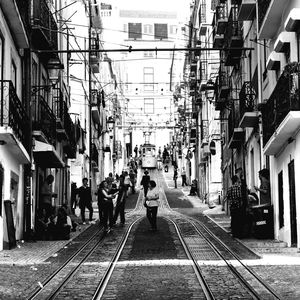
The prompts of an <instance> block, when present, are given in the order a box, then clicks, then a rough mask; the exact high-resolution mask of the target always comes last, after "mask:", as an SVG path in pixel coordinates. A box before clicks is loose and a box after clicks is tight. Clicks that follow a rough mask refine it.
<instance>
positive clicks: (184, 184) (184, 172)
mask: <svg viewBox="0 0 300 300" xmlns="http://www.w3.org/2000/svg"><path fill="white" fill-rule="evenodd" d="M181 179H182V182H181V185H182V186H187V183H186V171H185V167H183V168H182V170H181Z"/></svg>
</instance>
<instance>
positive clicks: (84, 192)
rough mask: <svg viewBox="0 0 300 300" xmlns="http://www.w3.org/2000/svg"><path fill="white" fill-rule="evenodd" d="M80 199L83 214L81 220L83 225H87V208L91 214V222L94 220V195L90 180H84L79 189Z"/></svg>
mask: <svg viewBox="0 0 300 300" xmlns="http://www.w3.org/2000/svg"><path fill="white" fill-rule="evenodd" d="M78 197H79V208H80V212H81V220H82V224H86V222H85V208H87V209H88V210H89V212H90V214H89V220H90V221H92V220H93V206H92V202H93V200H92V193H91V188H90V187H89V186H88V179H87V178H83V179H82V186H81V187H80V188H79V189H78Z"/></svg>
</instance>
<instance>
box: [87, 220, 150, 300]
mask: <svg viewBox="0 0 300 300" xmlns="http://www.w3.org/2000/svg"><path fill="white" fill-rule="evenodd" d="M143 218H144V216H142V217H139V218H138V219H137V220H135V221H133V222H132V223H131V224H130V226H129V227H128V228H127V231H126V233H125V234H124V235H123V238H122V241H121V242H120V243H119V246H118V248H117V250H116V252H115V254H114V256H113V257H112V260H111V262H110V264H109V266H108V268H107V270H106V272H105V274H104V276H103V277H102V279H101V281H100V283H99V284H98V286H97V289H96V292H95V293H94V296H93V297H92V298H91V300H99V299H101V297H102V296H103V293H104V292H105V289H106V287H107V284H108V282H109V280H110V278H111V276H112V273H113V271H114V269H115V267H116V265H117V262H118V260H119V258H120V256H121V254H122V251H123V249H124V247H125V244H126V242H127V240H128V236H129V234H130V232H131V229H132V227H133V226H134V225H135V224H136V223H137V222H138V221H140V220H141V219H143Z"/></svg>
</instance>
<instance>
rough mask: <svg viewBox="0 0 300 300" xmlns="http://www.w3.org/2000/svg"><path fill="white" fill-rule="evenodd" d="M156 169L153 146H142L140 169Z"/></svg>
mask: <svg viewBox="0 0 300 300" xmlns="http://www.w3.org/2000/svg"><path fill="white" fill-rule="evenodd" d="M156 167H157V161H156V151H155V145H153V144H144V145H142V168H143V169H154V168H156Z"/></svg>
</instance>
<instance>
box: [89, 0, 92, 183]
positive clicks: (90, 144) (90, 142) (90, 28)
mask: <svg viewBox="0 0 300 300" xmlns="http://www.w3.org/2000/svg"><path fill="white" fill-rule="evenodd" d="M88 10H89V32H88V39H89V41H88V45H89V52H88V55H89V59H88V61H89V65H88V69H89V76H88V78H89V99H88V115H89V116H88V118H89V185H90V188H92V69H91V52H90V50H91V37H92V25H93V22H92V5H91V0H89V9H88Z"/></svg>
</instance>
